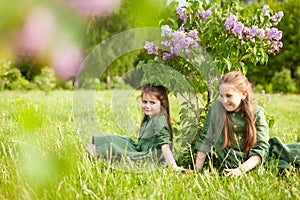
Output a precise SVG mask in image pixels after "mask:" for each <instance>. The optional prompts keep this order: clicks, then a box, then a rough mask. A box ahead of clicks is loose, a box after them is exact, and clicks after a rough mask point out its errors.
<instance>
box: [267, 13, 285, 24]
mask: <svg viewBox="0 0 300 200" xmlns="http://www.w3.org/2000/svg"><path fill="white" fill-rule="evenodd" d="M282 17H283V12H282V11H279V12H278V13H275V15H273V16H272V17H270V20H271V22H272V24H273V25H277V24H278V23H279V22H280V21H281V19H282Z"/></svg>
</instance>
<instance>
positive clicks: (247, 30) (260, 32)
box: [224, 5, 283, 55]
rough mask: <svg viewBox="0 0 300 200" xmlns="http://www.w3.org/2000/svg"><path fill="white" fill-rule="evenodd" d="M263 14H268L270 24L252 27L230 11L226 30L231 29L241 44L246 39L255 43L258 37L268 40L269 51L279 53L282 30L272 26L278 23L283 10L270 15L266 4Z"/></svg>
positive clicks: (281, 45)
mask: <svg viewBox="0 0 300 200" xmlns="http://www.w3.org/2000/svg"><path fill="white" fill-rule="evenodd" d="M261 13H262V15H263V16H268V17H269V19H270V22H271V23H270V24H267V25H265V26H264V27H262V28H259V27H258V26H255V25H252V26H251V27H247V26H245V25H244V24H243V23H242V22H240V21H238V19H237V17H236V16H235V15H233V14H232V13H230V15H229V17H228V18H227V20H226V22H225V24H224V26H225V28H226V30H228V31H231V32H232V34H233V35H234V36H237V37H238V38H239V39H240V42H241V44H242V45H243V44H245V43H246V41H250V42H252V43H254V42H255V41H256V39H260V40H263V41H266V43H267V45H268V46H269V49H268V53H270V54H271V53H272V54H274V55H275V54H277V53H278V52H279V49H280V48H282V47H283V44H282V42H281V41H280V39H281V38H282V31H279V30H278V29H277V28H272V25H277V24H278V23H279V22H280V21H281V19H282V17H283V12H282V11H279V12H278V13H275V15H273V16H270V11H269V6H267V5H265V6H263V8H262V12H261Z"/></svg>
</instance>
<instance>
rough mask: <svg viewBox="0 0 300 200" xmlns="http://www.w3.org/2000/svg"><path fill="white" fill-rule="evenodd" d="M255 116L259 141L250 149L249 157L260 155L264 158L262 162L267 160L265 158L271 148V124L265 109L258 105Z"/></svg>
mask: <svg viewBox="0 0 300 200" xmlns="http://www.w3.org/2000/svg"><path fill="white" fill-rule="evenodd" d="M254 116H255V127H256V132H257V142H256V144H255V146H254V147H253V148H252V149H251V150H250V152H249V155H248V156H249V157H250V156H253V155H259V156H260V157H261V159H262V162H264V161H265V158H266V156H267V154H268V150H269V138H270V136H269V126H268V123H267V120H266V117H265V114H264V109H263V108H262V107H259V106H257V108H256V109H255V112H254Z"/></svg>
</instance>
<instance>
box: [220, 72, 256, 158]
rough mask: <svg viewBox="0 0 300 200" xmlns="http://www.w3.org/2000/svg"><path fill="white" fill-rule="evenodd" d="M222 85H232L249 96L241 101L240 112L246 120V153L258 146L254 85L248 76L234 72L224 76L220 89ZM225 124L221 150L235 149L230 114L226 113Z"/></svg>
mask: <svg viewBox="0 0 300 200" xmlns="http://www.w3.org/2000/svg"><path fill="white" fill-rule="evenodd" d="M222 84H231V85H232V86H233V88H234V90H236V91H238V92H243V91H246V92H247V96H246V98H245V99H243V100H242V101H241V105H240V110H241V111H242V112H243V115H244V118H245V130H244V148H243V150H244V151H245V152H246V153H249V151H250V150H251V149H252V148H253V146H254V145H255V144H256V140H257V136H256V128H255V124H254V114H253V109H252V103H253V102H252V101H253V99H252V98H253V91H252V85H251V83H250V82H249V81H248V79H247V78H246V76H245V75H244V74H243V73H242V72H240V71H232V72H229V73H227V74H224V75H223V77H222V78H221V80H220V82H219V86H218V88H220V86H221V85H222ZM225 115H226V116H225V122H224V126H223V131H222V134H223V136H224V142H223V145H222V147H221V149H224V148H225V147H229V148H231V147H233V146H234V141H233V134H234V131H233V125H232V121H231V118H230V113H229V112H225Z"/></svg>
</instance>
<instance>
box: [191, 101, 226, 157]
mask: <svg viewBox="0 0 300 200" xmlns="http://www.w3.org/2000/svg"><path fill="white" fill-rule="evenodd" d="M224 112H226V111H225V109H224V107H223V106H222V104H221V103H220V102H219V101H215V102H214V103H213V105H212V106H211V108H210V109H209V111H208V114H207V116H206V121H205V123H204V127H203V131H202V132H201V133H200V135H199V138H198V139H197V141H196V144H195V147H194V148H195V150H200V151H203V152H205V153H208V152H209V151H210V150H211V149H212V147H213V146H214V145H215V143H216V141H217V140H218V139H219V137H220V136H221V134H222V129H223V125H224V117H225V113H224Z"/></svg>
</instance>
